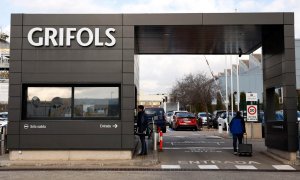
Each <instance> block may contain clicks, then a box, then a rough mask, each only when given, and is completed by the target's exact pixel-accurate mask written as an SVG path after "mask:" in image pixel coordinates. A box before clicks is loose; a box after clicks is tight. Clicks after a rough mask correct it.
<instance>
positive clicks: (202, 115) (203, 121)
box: [197, 112, 210, 125]
mask: <svg viewBox="0 0 300 180" xmlns="http://www.w3.org/2000/svg"><path fill="white" fill-rule="evenodd" d="M207 116H208V117H207ZM209 117H210V113H207V114H206V112H199V113H198V114H197V118H198V119H199V118H201V119H202V124H203V125H207V121H208V119H209Z"/></svg>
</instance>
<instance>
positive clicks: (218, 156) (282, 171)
mask: <svg viewBox="0 0 300 180" xmlns="http://www.w3.org/2000/svg"><path fill="white" fill-rule="evenodd" d="M163 140H164V150H163V152H159V153H158V158H159V161H160V164H159V165H155V166H153V167H152V166H151V167H148V168H146V169H144V170H132V169H127V170H125V169H124V170H121V171H120V170H117V169H115V170H114V169H111V170H103V169H102V170H101V169H95V170H84V169H77V170H76V169H74V170H72V171H70V170H63V169H62V170H59V171H57V170H48V171H42V170H27V171H0V180H9V179H13V180H27V179H28V180H35V179H43V180H48V179H49V180H53V179H55V180H60V179H61V180H69V179H71V180H85V179H88V180H93V179H95V180H96V179H97V180H99V179H101V180H102V179H103V180H118V179H122V180H123V179H124V180H127V179H130V180H141V179H142V180H148V179H155V180H160V179H163V180H169V179H170V180H177V179H178V180H182V179H188V180H193V179H197V180H198V179H209V180H210V179H216V180H222V179H228V180H232V179H239V180H243V179H264V180H269V179H270V180H277V179H280V180H281V179H286V180H288V179H293V180H294V179H299V176H300V171H299V170H300V167H299V166H290V165H286V164H282V163H280V162H277V161H275V160H273V159H271V158H269V157H267V156H265V155H264V154H262V153H261V151H262V150H264V148H265V147H264V140H249V143H252V144H253V156H251V157H240V156H236V155H233V149H232V140H231V139H230V138H228V137H225V136H224V135H220V134H219V133H218V132H217V131H173V130H171V129H168V131H167V133H165V134H164V138H163Z"/></svg>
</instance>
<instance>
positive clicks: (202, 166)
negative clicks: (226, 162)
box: [198, 165, 219, 169]
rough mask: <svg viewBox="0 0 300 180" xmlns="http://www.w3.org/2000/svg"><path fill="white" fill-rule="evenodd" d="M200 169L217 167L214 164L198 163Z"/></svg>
mask: <svg viewBox="0 0 300 180" xmlns="http://www.w3.org/2000/svg"><path fill="white" fill-rule="evenodd" d="M198 167H199V168H200V169H219V167H218V166H216V165H198Z"/></svg>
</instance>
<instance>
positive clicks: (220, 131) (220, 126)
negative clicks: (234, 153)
mask: <svg viewBox="0 0 300 180" xmlns="http://www.w3.org/2000/svg"><path fill="white" fill-rule="evenodd" d="M219 133H220V134H222V133H223V127H222V124H219Z"/></svg>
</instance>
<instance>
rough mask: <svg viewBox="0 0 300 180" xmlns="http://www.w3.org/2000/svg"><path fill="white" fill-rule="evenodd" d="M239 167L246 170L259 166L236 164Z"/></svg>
mask: <svg viewBox="0 0 300 180" xmlns="http://www.w3.org/2000/svg"><path fill="white" fill-rule="evenodd" d="M235 167H236V168H237V169H244V170H256V169H257V168H256V167H255V166H252V165H235Z"/></svg>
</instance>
